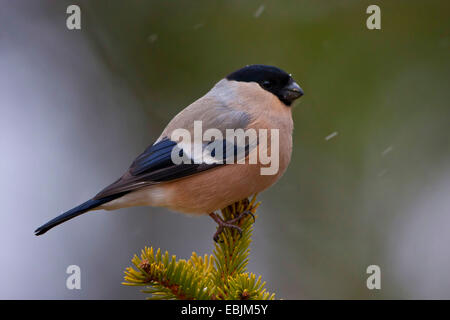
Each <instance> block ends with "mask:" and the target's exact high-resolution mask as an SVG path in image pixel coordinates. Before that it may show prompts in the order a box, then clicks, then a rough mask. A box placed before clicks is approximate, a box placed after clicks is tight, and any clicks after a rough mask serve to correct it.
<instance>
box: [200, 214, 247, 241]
mask: <svg viewBox="0 0 450 320" xmlns="http://www.w3.org/2000/svg"><path fill="white" fill-rule="evenodd" d="M247 215H251V216H252V218H253V222H254V221H255V216H254V214H253V213H252V212H250V211H243V212H241V213H240V214H239V216H237V217H236V218H234V219H231V220H228V221H224V220H223V219H222V218H221V217H220V216H219V215H217V214H216V213H214V212H213V213H210V214H209V216H210V217H211V218H212V219H213V220H214V221H215V222H216V223H217V224H218V227H217V231H216V233H214V237H213V239H214V241H215V242H219V235H220V234H221V233H222V232H223V230H224V229H225V228H231V229H235V230H237V231H238V232H239V236H242V229H241V228H240V227H239V226H237V225H235V223H239V221H240V220H241V219H242V218H244V217H245V216H247Z"/></svg>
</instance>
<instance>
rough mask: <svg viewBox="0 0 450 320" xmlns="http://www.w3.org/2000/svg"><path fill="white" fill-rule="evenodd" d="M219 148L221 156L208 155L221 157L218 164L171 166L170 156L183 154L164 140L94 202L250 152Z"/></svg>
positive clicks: (210, 167) (146, 152) (102, 192)
mask: <svg viewBox="0 0 450 320" xmlns="http://www.w3.org/2000/svg"><path fill="white" fill-rule="evenodd" d="M208 145H211V143H209V144H206V145H205V149H204V150H207V148H208ZM222 145H223V150H222V152H221V154H220V155H219V154H217V155H216V152H215V150H212V152H211V153H210V154H211V156H212V157H213V158H217V157H221V158H222V161H221V162H220V163H181V164H174V163H173V161H172V152H178V153H179V155H180V156H183V153H184V151H183V149H181V148H179V147H178V146H177V143H176V142H174V141H172V140H170V139H167V138H166V139H163V140H161V141H159V142H157V143H155V144H153V145H151V146H150V147H148V148H147V149H146V150H145V151H144V152H143V153H142V154H141V155H139V156H138V157H137V158H136V160H134V162H133V163H132V165H131V166H130V168H129V169H128V171H127V172H126V173H125V174H124V175H123V176H122V177H121V178H120V179H119V180H117V181H116V182H114V183H113V184H111V185H109V186H108V187H106V188H105V189H103V190H102V191H100V192H99V193H98V194H97V195H96V196H95V197H94V199H101V198H104V197H108V196H111V195H114V194H117V193H123V192H130V191H133V190H136V189H140V188H143V187H147V186H150V185H154V184H157V183H161V182H165V181H172V180H175V179H180V178H183V177H187V176H190V175H193V174H196V173H199V172H202V171H205V170H209V169H212V168H215V167H217V166H220V165H224V163H225V162H226V161H225V159H226V158H227V156H234V158H235V159H238V158H240V156H239V154H243V155H244V156H247V155H248V152H249V149H250V148H249V145H246V146H245V149H244V152H243V153H240V152H239V151H238V150H237V148H236V147H234V148H233V149H230V144H229V143H227V141H226V140H224V141H223V142H222ZM231 150H232V151H231ZM217 160H219V159H217Z"/></svg>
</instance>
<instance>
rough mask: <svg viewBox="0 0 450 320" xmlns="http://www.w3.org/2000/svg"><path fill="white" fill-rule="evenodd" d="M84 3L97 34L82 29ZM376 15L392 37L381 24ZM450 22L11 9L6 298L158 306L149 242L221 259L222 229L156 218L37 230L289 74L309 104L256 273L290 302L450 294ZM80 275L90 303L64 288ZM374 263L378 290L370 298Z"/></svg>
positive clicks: (263, 223) (431, 12)
mask: <svg viewBox="0 0 450 320" xmlns="http://www.w3.org/2000/svg"><path fill="white" fill-rule="evenodd" d="M70 4H78V5H79V6H80V7H81V11H82V29H81V30H76V31H70V30H68V29H67V28H66V18H67V16H68V15H67V14H66V8H67V6H68V5H70ZM370 4H378V5H379V6H380V7H381V19H382V22H381V23H382V25H381V26H382V29H381V30H375V31H371V30H368V29H367V28H366V19H367V17H368V15H367V14H366V8H367V6H368V5H370ZM449 10H450V2H448V1H412V0H408V1H406V0H405V1H376V2H373V1H357V0H354V1H350V0H347V1H313V0H304V1H267V0H258V1H245V2H244V1H211V0H208V1H207V0H202V1H195V2H192V1H162V0H160V1H142V0H140V1H119V0H109V1H105V0H103V1H100V0H97V1H49V0H48V1H31V0H30V1H22V0H20V1H18V0H16V1H6V0H1V1H0V25H1V27H0V108H1V109H0V152H1V157H0V172H1V179H0V203H1V209H0V215H1V220H0V221H1V232H0V259H1V260H0V274H1V275H2V281H1V284H0V298H3V299H18V298H24V299H50V298H52V299H142V298H144V295H143V294H141V293H140V292H139V291H138V290H137V289H136V288H130V287H124V286H122V285H121V284H120V283H121V281H122V276H123V270H124V269H125V267H127V266H128V265H129V264H130V262H129V261H130V259H131V257H132V256H133V254H134V253H136V252H138V251H139V250H140V249H141V248H143V247H144V246H145V245H149V246H150V245H151V246H154V247H161V248H162V249H163V250H168V251H169V252H170V253H172V254H176V255H177V256H179V257H185V258H188V257H189V256H190V254H191V252H192V251H196V252H197V253H199V254H203V253H209V252H211V251H212V248H213V242H212V239H211V238H212V234H213V233H214V230H215V224H214V222H213V221H212V220H211V219H209V218H208V217H202V218H190V217H186V216H184V215H180V214H177V213H172V212H169V211H168V210H166V209H159V208H131V209H123V210H119V211H115V212H104V211H99V212H96V213H93V214H88V215H84V216H82V217H80V218H78V219H75V220H72V221H71V222H69V223H66V224H64V225H62V226H60V227H58V228H56V229H54V230H52V231H51V232H49V233H48V234H46V235H44V236H42V237H35V236H34V235H33V230H34V229H35V228H36V227H38V226H39V225H41V224H42V223H44V222H46V221H47V220H48V219H50V218H53V217H54V216H56V215H57V214H59V213H61V212H63V211H65V210H67V209H69V208H71V207H73V206H75V205H77V204H79V203H80V202H82V201H84V200H86V199H88V198H90V197H91V196H92V195H93V194H95V193H96V192H98V191H99V190H100V189H102V188H103V187H104V186H105V185H107V184H109V183H110V182H112V181H114V180H115V179H116V178H117V177H118V176H120V175H121V174H122V172H124V171H125V170H126V169H127V167H128V166H129V165H130V163H131V162H132V160H133V159H134V157H135V156H137V155H138V154H139V153H140V152H141V151H142V150H144V149H145V148H146V147H147V145H149V144H151V143H152V142H153V141H154V140H155V139H156V138H157V137H158V135H159V133H160V131H161V130H162V129H163V128H164V126H165V125H166V124H167V122H168V121H169V120H170V119H171V118H172V117H173V116H174V115H175V114H176V113H177V112H179V111H180V110H181V109H182V108H183V107H184V106H186V105H188V104H189V103H191V102H192V101H194V100H195V99H197V98H198V97H200V96H201V95H203V94H204V93H206V92H207V91H208V90H209V89H210V88H211V87H212V86H213V84H214V83H215V82H217V81H218V80H219V79H221V78H222V77H224V76H225V75H227V74H228V73H230V72H231V71H234V70H235V69H238V68H240V67H242V66H245V65H247V64H254V63H262V64H271V65H276V66H279V67H281V68H283V69H285V70H287V71H288V72H290V73H292V74H293V76H294V77H295V79H296V80H297V82H299V83H300V84H301V86H302V87H303V89H304V91H305V96H304V97H302V99H300V100H301V101H300V102H299V103H297V104H296V105H295V107H294V109H293V117H294V123H295V134H294V151H293V158H292V163H291V165H290V167H289V169H288V171H287V173H286V174H285V176H284V177H283V178H282V179H281V180H280V181H279V183H278V184H276V185H275V186H273V187H272V188H271V189H269V190H268V191H266V192H264V193H263V194H261V195H260V197H259V200H261V201H262V205H261V207H260V210H259V219H258V221H257V222H256V225H255V232H254V238H253V240H254V241H253V244H252V247H251V249H252V251H251V257H250V264H249V270H250V271H252V272H255V273H257V274H261V275H262V276H263V278H264V280H266V281H267V288H268V289H269V290H270V291H273V292H275V293H276V295H277V297H278V298H284V299H325V298H330V299H381V298H384V299H390V298H395V299H410V298H419V299H421V298H432V299H436V298H450V277H448V270H449V269H450V232H449V230H450V148H449V147H450V139H449V138H450V128H449V124H450V106H449V99H450V90H449V84H450V81H449V80H450V76H449V72H450V59H449V45H450V34H449V31H450V20H449V19H448V12H449ZM330 135H331V136H330ZM327 137H328V139H327ZM71 264H76V265H79V266H80V267H81V290H67V289H66V278H67V276H68V275H67V274H66V268H67V266H68V265H71ZM372 264H376V265H379V266H380V267H381V290H372V291H371V290H368V289H367V287H366V279H367V277H368V275H367V274H366V268H367V266H369V265H372Z"/></svg>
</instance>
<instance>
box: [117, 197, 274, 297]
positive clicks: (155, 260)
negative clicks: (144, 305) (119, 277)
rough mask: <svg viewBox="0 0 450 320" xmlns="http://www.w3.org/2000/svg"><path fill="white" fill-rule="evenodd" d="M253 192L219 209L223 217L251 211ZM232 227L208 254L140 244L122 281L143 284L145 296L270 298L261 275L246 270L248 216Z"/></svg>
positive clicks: (255, 205)
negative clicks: (182, 254)
mask: <svg viewBox="0 0 450 320" xmlns="http://www.w3.org/2000/svg"><path fill="white" fill-rule="evenodd" d="M259 204H260V203H259V202H258V203H256V195H255V196H253V198H252V200H251V201H249V200H248V199H245V200H242V201H239V202H236V203H234V204H232V205H230V206H228V207H226V208H224V209H222V210H221V215H222V219H223V220H225V221H228V220H231V219H233V218H235V217H237V216H239V214H241V213H242V212H244V211H250V212H252V213H253V214H255V212H256V208H257V207H258V206H259ZM238 226H239V227H240V228H241V229H242V235H241V236H239V233H238V232H237V230H234V229H231V230H230V229H229V228H225V230H224V232H223V233H222V234H221V235H220V236H219V239H220V240H219V242H218V243H215V248H214V251H213V254H212V255H207V254H205V255H204V256H203V257H202V256H198V255H197V253H195V252H193V253H192V256H191V258H190V259H189V260H188V261H186V260H184V259H178V260H177V258H176V256H174V255H172V256H169V253H168V252H167V251H166V252H165V253H164V254H163V253H162V252H161V249H158V250H157V251H156V252H155V251H154V249H153V248H152V247H150V248H148V247H145V248H144V249H143V250H142V251H141V254H140V256H137V255H135V256H134V257H133V259H132V260H131V262H132V264H133V266H132V267H128V268H127V269H126V270H125V276H124V279H125V282H123V284H124V285H127V286H144V287H146V288H145V289H143V290H141V291H142V292H143V293H147V294H150V297H148V299H177V300H273V299H275V294H270V293H269V292H267V291H266V289H265V288H264V287H265V282H262V280H261V276H259V277H256V275H255V274H253V273H250V274H249V273H248V272H247V265H248V259H249V254H250V243H251V235H252V231H253V218H252V217H251V216H250V215H247V216H245V217H244V218H242V219H241V220H240V221H239V223H238Z"/></svg>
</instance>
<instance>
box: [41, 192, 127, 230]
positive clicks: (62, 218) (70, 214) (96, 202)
mask: <svg viewBox="0 0 450 320" xmlns="http://www.w3.org/2000/svg"><path fill="white" fill-rule="evenodd" d="M126 193H128V192H121V193H117V194H113V195H111V196H108V197H104V198H101V199H91V200H88V201H86V202H85V203H83V204H80V205H79V206H78V207H75V208H73V209H71V210H69V211H67V212H64V213H63V214H61V215H59V216H57V217H56V218H54V219H52V220H50V221H49V222H47V223H46V224H44V225H42V226H40V227H39V228H37V229H36V230H35V231H34V234H35V235H36V236H40V235H41V234H44V233H46V232H47V231H48V230H50V229H51V228H53V227H56V226H57V225H58V224H61V223H63V222H66V221H67V220H70V219H73V218H75V217H77V216H79V215H80V214H83V213H86V212H88V211H89V210H92V209H94V208H96V207H98V206H101V205H102V204H104V203H107V202H109V201H112V200H114V199H117V198H120V197H121V196H123V195H124V194H126Z"/></svg>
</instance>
